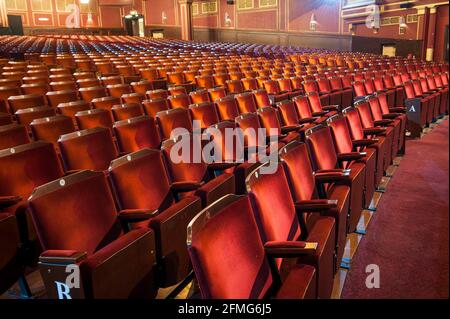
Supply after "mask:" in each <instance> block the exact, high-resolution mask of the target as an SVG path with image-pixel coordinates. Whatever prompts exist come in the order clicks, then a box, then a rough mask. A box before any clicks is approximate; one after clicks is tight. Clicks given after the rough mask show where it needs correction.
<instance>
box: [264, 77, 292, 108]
mask: <svg viewBox="0 0 450 319" xmlns="http://www.w3.org/2000/svg"><path fill="white" fill-rule="evenodd" d="M264 89H265V90H266V91H267V94H269V95H271V96H272V99H273V102H274V103H277V102H281V101H284V100H288V99H289V98H290V95H289V92H288V91H282V90H281V89H280V86H279V84H278V82H277V81H274V80H268V81H265V82H264ZM258 105H259V104H258ZM270 105H272V103H271V104H270ZM270 105H263V106H260V107H264V106H270Z"/></svg>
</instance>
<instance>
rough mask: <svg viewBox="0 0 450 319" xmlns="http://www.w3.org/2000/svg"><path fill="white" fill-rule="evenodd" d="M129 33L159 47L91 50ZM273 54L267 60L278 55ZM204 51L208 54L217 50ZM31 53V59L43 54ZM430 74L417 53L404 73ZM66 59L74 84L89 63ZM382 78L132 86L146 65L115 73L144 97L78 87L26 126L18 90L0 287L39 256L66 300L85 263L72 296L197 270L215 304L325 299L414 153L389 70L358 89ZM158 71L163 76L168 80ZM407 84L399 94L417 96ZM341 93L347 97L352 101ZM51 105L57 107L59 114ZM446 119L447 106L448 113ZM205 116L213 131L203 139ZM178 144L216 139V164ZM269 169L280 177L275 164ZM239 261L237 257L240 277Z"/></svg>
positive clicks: (0, 197) (164, 281) (5, 173)
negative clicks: (356, 238)
mask: <svg viewBox="0 0 450 319" xmlns="http://www.w3.org/2000/svg"><path fill="white" fill-rule="evenodd" d="M48 40H50V41H48ZM52 40H53V38H51V37H49V38H46V39H45V40H43V41H41V40H37V39H34V38H31V39H27V40H23V39H22V38H20V37H19V38H17V37H12V38H8V40H5V39H3V38H1V37H0V42H2V41H5V42H7V43H16V44H17V43H19V42H20V43H25V44H24V47H27V50H28V49H30V48H32V49H30V50H42V49H43V45H44V46H45V44H44V43H50V44H49V45H50V47H51V46H52V43H53V42H54V41H52ZM67 41H68V40H66V39H64V40H62V39H59V38H57V42H56V43H57V45H61V46H63V47H64V46H65V45H66V44H67V45H68V47H71V46H73V45H74V43H71V42H70V43H69V42H67ZM127 41H129V42H127ZM127 43H133V44H137V43H139V45H142V48H141V47H139V48H138V49H136V50H144V48H148V47H145V46H144V45H148V42H146V40H143V42H141V40H139V39H135V38H128V37H124V38H122V37H119V38H117V39H112V40H111V41H110V40H108V41H105V40H104V39H101V40H100V41H99V42H98V43H97V42H95V43H94V42H93V44H92V47H94V48H96V49H97V48H100V45H102V48H103V49H105V50H111V48H113V47H114V48H119V47H121V48H123V49H124V50H125V48H126V45H128V44H127ZM151 43H152V45H154V44H155V43H158V45H161V47H162V48H164V47H165V48H166V49H167V48H170V49H172V48H176V49H179V50H180V51H178V52H180V54H181V52H184V53H186V52H189V51H190V50H191V49H192V50H193V52H194V54H193V55H188V54H186V59H189V56H190V57H191V58H194V57H195V56H197V53H195V50H196V49H193V48H194V47H195V46H196V44H189V43H182V44H180V43H177V42H171V41H167V43H166V42H165V41H158V42H151ZM78 44H80V43H78ZM94 44H95V45H96V46H94ZM199 46H200V47H201V45H199ZM225 46H226V45H225ZM75 47H76V45H75ZM80 47H82V48H88V47H83V46H81V44H80ZM161 47H159V48H161ZM217 47H218V48H220V46H217ZM91 49H92V48H91ZM166 49H164V50H166ZM272 49H273V48H272ZM272 49H270V51H271V52H272V53H270V54H269V57H264V60H270V59H271V58H273V54H276V50H275V49H274V50H273V51H272ZM130 50H131V49H130ZM155 50H156V49H155ZM202 50H205V51H201V53H200V55H202V56H208V55H209V53H208V52H207V50H206V49H205V48H202ZM252 50H256V51H253V53H254V52H257V51H258V50H259V49H254V48H252ZM281 51H282V55H280V56H279V57H277V58H276V59H280V60H283V61H294V60H296V59H297V58H298V59H299V60H300V61H303V60H302V58H301V57H300V56H299V55H297V54H296V53H295V50H291V51H294V52H289V51H290V50H286V51H283V50H281ZM27 52H28V53H27V54H30V55H29V57H30V59H31V60H33V59H40V58H41V57H40V56H41V54H36V53H33V52H31V51H27ZM140 52H143V51H140ZM155 52H156V51H155ZM113 55H115V54H113ZM221 55H222V53H220V54H218V55H217V56H221ZM233 55H235V53H233ZM330 55H334V53H333V54H330ZM49 56H51V54H49ZM161 56H162V54H161ZM213 56H215V55H213V54H212V55H210V57H213ZM222 56H223V57H225V56H226V55H222ZM355 56H358V55H355ZM27 57H28V56H27ZM54 58H55V59H54V60H53V58H52V61H57V60H58V58H57V56H56V55H55V56H54ZM174 58H175V57H174ZM371 58H373V59H374V61H382V59H380V58H379V57H378V58H375V57H368V60H370V59H371ZM244 59H245V60H247V61H255V60H258V59H260V57H244ZM63 60H64V59H63ZM236 60H237V61H239V58H238V57H236ZM319 60H320V59H318V60H317V62H320V61H319ZM261 61H262V59H261ZM315 61H316V60H314V63H315ZM399 61H401V60H398V61H397V62H399ZM10 62H13V63H10ZM16 62H19V61H8V62H7V64H6V65H15V63H16ZM52 63H53V62H52ZM250 63H251V62H250ZM277 63H278V62H277ZM301 63H304V62H301ZM380 63H381V62H380ZM26 65H33V64H29V63H28V62H27V64H26ZM320 65H321V64H319V66H320ZM362 65H363V66H364V67H365V66H368V65H366V64H365V63H363V64H362ZM407 65H408V66H409V65H412V63H411V62H408V64H407ZM322 66H323V65H322ZM7 67H8V66H7ZM53 67H54V66H46V68H47V69H48V70H51V69H52V68H53ZM347 67H348V66H347ZM3 68H4V67H3ZM57 68H59V66H58V67H57ZM433 68H435V66H434V65H433V66H429V67H428V66H426V65H422V64H419V63H417V67H415V68H414V70H412V69H411V68H410V67H408V69H409V70H408V72H414V71H418V70H422V69H423V70H433ZM446 68H447V70H448V66H445V65H441V66H439V70H437V71H436V73H437V74H444V75H445V77H446V78H447V77H448V75H447V73H446V71H445V69H446ZM68 69H69V70H70V72H69V73H70V75H71V76H72V79H74V77H75V74H77V73H80V72H79V71H81V70H80V69H77V68H73V69H72V68H71V67H69V68H68ZM311 70H312V69H311ZM317 70H318V68H315V71H316V72H317ZM85 71H86V72H91V73H89V74H90V75H89V76H90V77H89V78H88V79H92V80H93V81H95V80H97V81H102V76H103V74H100V73H97V74H95V73H93V72H94V71H93V70H89V71H87V70H85ZM97 71H98V70H95V72H97ZM354 71H355V70H354ZM324 72H326V71H325V70H324ZM370 72H371V71H369V70H356V72H351V73H353V74H351V75H350V74H349V78H351V80H352V81H351V82H350V84H349V85H347V86H345V87H344V86H343V87H342V89H339V90H338V91H335V92H331V91H330V92H329V91H327V90H325V91H324V90H321V89H320V88H319V86H318V83H319V82H320V80H321V79H323V78H324V77H323V75H324V74H325V73H320V74H322V75H318V76H317V77H316V76H314V78H313V79H312V78H308V75H305V78H302V80H304V81H302V82H303V83H301V87H299V88H298V89H292V90H291V91H288V92H284V91H276V90H272V89H271V85H272V84H274V83H276V84H277V85H278V86H279V85H280V79H277V78H276V77H275V78H274V79H272V80H271V79H266V80H264V81H263V82H261V83H259V84H258V87H256V88H255V89H253V88H252V89H251V90H248V92H239V89H238V90H237V91H236V90H232V87H231V86H228V84H231V83H230V82H229V83H227V82H225V83H224V84H223V83H222V85H221V86H220V87H215V86H214V87H212V88H209V89H208V88H202V87H198V86H197V85H196V84H194V83H186V82H179V83H173V82H170V80H169V75H167V74H166V77H165V78H164V79H162V78H158V79H153V80H149V79H142V78H140V77H138V78H133V79H132V80H133V81H134V82H130V81H129V80H131V79H127V78H126V77H127V76H133V77H134V76H136V74H132V75H121V76H117V75H115V74H113V75H112V77H115V78H119V79H120V80H121V83H118V84H112V85H120V86H121V87H127V90H129V89H130V87H132V89H133V90H134V89H135V87H136V88H139V89H136V90H140V91H139V92H134V93H135V94H138V97H139V98H138V99H137V100H133V101H132V102H129V101H124V100H123V99H122V96H123V95H122V94H121V95H120V96H119V93H117V94H116V96H95V97H92V99H90V98H86V99H84V97H83V100H78V99H79V98H80V97H79V96H78V95H77V98H76V99H75V100H73V101H72V100H71V101H60V102H59V103H57V104H56V107H55V105H52V106H51V107H49V108H50V109H52V110H53V113H52V115H43V116H41V117H36V118H34V119H33V120H32V121H30V122H28V123H29V125H28V124H25V125H23V124H16V123H11V122H12V121H20V122H21V123H25V122H22V120H21V119H20V116H19V115H20V114H17V111H16V112H14V114H11V111H10V110H11V104H10V101H11V100H12V101H13V102H12V103H13V105H14V98H13V99H10V98H11V97H14V95H13V96H8V97H7V98H6V99H3V100H4V102H5V104H4V105H5V106H7V109H6V111H7V112H9V114H8V113H7V116H4V117H3V119H4V122H2V124H6V125H2V126H0V149H3V150H0V164H1V165H0V180H1V181H2V183H1V186H0V218H1V219H0V230H4V233H3V234H0V236H6V237H5V238H7V241H6V242H7V243H8V249H6V250H5V254H2V260H5V261H7V265H8V266H3V265H4V264H0V277H1V278H2V282H5V284H4V285H2V287H0V289H3V290H5V289H7V288H8V287H9V286H10V285H11V284H12V283H13V282H14V281H15V280H16V279H17V278H18V276H20V275H22V274H23V273H24V267H25V265H33V264H34V263H35V261H36V260H37V258H38V256H39V260H40V268H41V270H43V271H42V272H41V273H42V275H43V279H44V282H45V283H46V288H47V294H48V296H49V297H52V298H58V297H61V287H58V285H55V283H54V282H55V281H58V282H60V281H61V282H63V281H64V280H63V279H62V278H63V277H62V276H64V278H65V276H66V274H65V267H66V265H67V264H72V263H75V264H78V265H79V266H80V269H81V274H82V277H81V279H82V289H72V290H70V289H69V290H67V291H66V290H64V289H63V290H64V291H66V293H67V294H69V293H70V295H71V297H74V298H75V297H86V298H109V297H111V298H112V297H114V298H122V297H123V298H125V297H154V296H155V295H156V292H157V289H158V288H161V287H168V286H172V285H176V284H184V283H185V282H186V280H187V279H188V278H190V276H191V274H192V271H194V273H195V278H196V280H197V282H198V284H199V286H200V292H201V294H202V296H203V297H205V298H208V297H209V298H259V297H261V298H262V297H268V296H271V297H272V296H278V297H280V298H329V297H330V295H331V290H332V285H333V278H334V276H335V274H336V271H337V269H338V267H339V265H340V263H341V259H342V255H343V250H344V246H345V240H346V236H347V234H348V233H351V232H353V231H355V229H356V225H357V223H358V221H359V217H360V216H361V212H362V210H363V209H364V208H367V207H368V206H369V204H370V201H371V199H372V197H373V194H374V192H375V190H376V189H377V187H378V186H379V185H380V182H381V178H382V176H383V175H384V174H385V172H386V170H387V168H388V167H389V165H390V164H391V163H392V161H393V158H394V157H395V156H396V155H397V154H402V153H404V152H405V132H406V129H407V127H408V122H409V121H408V117H407V115H406V113H407V109H406V108H405V105H404V104H405V103H400V102H401V98H400V99H399V100H395V104H394V105H393V104H392V93H391V92H392V91H391V90H392V88H391V87H389V85H387V84H386V83H385V81H389V80H388V75H387V73H386V72H384V73H383V84H384V85H385V87H383V88H378V89H377V90H376V91H374V92H372V93H370V94H369V93H368V94H366V95H364V96H358V94H356V88H357V83H358V81H359V82H361V81H366V80H367V81H368V82H370V80H371V78H373V77H372V76H371V74H370ZM169 73H170V72H169ZM346 73H350V72H346ZM92 74H94V75H95V76H94V78H92V77H91V76H92ZM2 75H3V73H2ZM97 76H99V77H100V80H98V79H96V78H95V77H97ZM208 76H209V75H208ZM359 76H363V77H364V79H360V78H357V77H359ZM427 76H429V75H427ZM344 77H345V76H344V75H343V76H342V77H339V79H340V80H341V81H342V79H343V78H344ZM433 77H434V78H435V77H436V76H435V75H433ZM439 77H441V76H440V75H439ZM385 79H386V80H385ZM447 79H448V78H447ZM213 80H214V76H213ZM255 80H256V83H258V81H257V79H255ZM287 80H289V81H290V84H291V85H293V83H294V81H292V79H291V78H288V79H287ZM158 81H159V84H157V85H161V82H165V83H166V84H163V85H161V87H162V88H159V89H158V88H156V87H155V83H158ZM183 81H185V79H184V80H183ZM229 81H232V80H229ZM239 81H240V83H241V84H242V83H243V81H242V79H241V80H239ZM4 82H5V83H6V81H4ZM72 82H74V81H73V80H72ZM127 82H129V83H130V85H128V84H127ZM321 82H324V83H325V82H326V81H321ZM21 83H23V79H20V83H19V84H20V85H21ZM131 83H134V84H136V83H140V84H142V85H133V84H131ZM167 83H169V87H168V88H167V90H166V89H165V85H167ZM236 83H237V82H236ZM281 83H283V81H281ZM341 83H342V82H341ZM364 83H365V82H364ZM406 83H407V82H405V83H403V82H402V84H401V85H398V86H395V91H396V92H400V91H402V92H403V90H405V92H406V91H407V90H406V88H407V84H406ZM447 83H448V81H447ZM97 84H98V82H97ZM101 85H104V83H101ZM107 85H108V84H107ZM315 85H317V86H315ZM14 86H15V87H17V85H14ZM260 86H262V87H260ZM436 87H437V88H439V86H436ZM447 87H448V85H442V86H441V87H440V88H439V90H438V89H436V91H435V92H434V95H433V96H432V99H429V100H430V101H433V102H430V103H434V104H433V105H435V106H436V105H438V102H437V101H438V100H439V101H440V102H441V101H443V96H444V94H445V92H446V91H445V89H446V88H447ZM94 88H95V87H94ZM101 89H102V90H103V91H105V89H106V88H105V87H103V86H102V87H101ZM94 91H95V90H94ZM244 91H247V90H244ZM50 92H51V91H50ZM106 92H107V91H106ZM80 93H81V92H80ZM120 93H122V92H120ZM331 93H337V94H331ZM366 93H367V92H366ZM46 94H48V93H46ZM398 94H401V93H398ZM353 95H355V96H356V97H358V99H357V101H356V103H353ZM38 96H40V98H41V97H43V95H42V94H41V95H39V94H38ZM344 96H345V99H347V100H348V101H350V102H349V105H346V104H347V103H344V102H342V101H343V99H344ZM426 98H427V97H423V99H426ZM338 99H339V101H340V103H337V105H331V102H332V101H338ZM19 100H20V98H19ZM427 101H428V100H427ZM47 102H48V101H47ZM124 102H129V103H124ZM44 103H45V101H44ZM123 103H124V104H123ZM397 103H398V104H397ZM353 104H354V105H353ZM439 105H441V104H439ZM13 107H14V106H13ZM35 107H36V108H38V106H37V105H35ZM77 108H78V109H77ZM435 109H436V108H433V112H434V110H435ZM55 110H59V111H58V113H61V114H59V115H56V116H55ZM63 110H67V113H63ZM443 110H444V109H442V111H443ZM18 111H20V110H18ZM433 114H434V113H433ZM441 114H442V112H441V109H440V108H439V113H437V115H436V116H440V115H441ZM434 119H435V117H434V116H433V119H432V120H434ZM1 120H2V117H0V121H1ZM193 120H198V121H199V123H200V125H199V129H200V132H201V133H203V135H199V134H196V131H195V130H194V126H193V123H192V121H193ZM114 121H116V122H114ZM180 128H184V130H182V131H175V129H180ZM236 128H240V129H242V130H243V133H242V135H239V134H237V135H236V136H234V137H233V143H232V145H230V144H229V143H227V141H226V140H225V136H226V131H227V130H229V129H236ZM250 128H251V129H253V130H256V131H257V130H258V129H262V131H263V132H264V133H265V135H267V138H262V139H261V138H259V136H255V135H253V134H251V132H252V131H251V130H249V129H250ZM219 133H222V134H219ZM200 137H203V138H205V137H208V139H206V140H199V138H200ZM33 139H34V141H32V140H33ZM182 141H188V145H191V149H192V150H194V149H201V148H202V146H204V145H206V144H210V143H212V145H213V146H214V147H213V148H212V153H211V154H209V155H212V156H209V157H208V156H206V158H212V159H214V160H213V161H207V160H206V159H205V158H203V157H201V160H200V162H194V161H193V159H192V156H194V154H190V156H189V157H190V160H189V161H188V162H181V163H178V162H176V161H174V159H173V157H172V156H173V154H174V150H176V149H177V145H178V144H177V143H179V142H182ZM236 149H240V150H242V153H243V154H238V153H237V152H236ZM175 154H176V153H175ZM218 154H219V155H220V156H215V155H218ZM267 161H270V162H267ZM272 164H273V165H275V168H276V169H275V171H274V172H273V174H265V173H264V171H265V169H266V168H267V167H269V166H270V165H272ZM18 174H19V176H18ZM3 181H5V182H3ZM236 194H237V195H236ZM30 195H31V197H29V196H30ZM274 208H275V209H274ZM202 209H204V210H203V211H202ZM274 212H276V214H274ZM219 213H220V214H219ZM237 214H239V215H237ZM55 216H58V218H55ZM257 225H258V226H257ZM211 234H214V236H212V235H211ZM244 234H245V237H243V236H244ZM2 238H3V237H2ZM230 238H231V239H233V240H232V241H230ZM186 239H187V243H188V245H187V246H186ZM239 239H241V240H239ZM237 242H238V243H239V244H238V245H236V244H235V243H237ZM18 245H19V246H20V250H19V253H18V252H17V249H14V247H17V246H18ZM255 253H256V255H257V258H256V259H255V258H254V256H255ZM3 256H5V257H3ZM293 258H295V259H297V260H295V259H293ZM288 259H291V261H289V260H288ZM237 260H238V261H239V266H240V267H238V268H239V269H237V270H236V271H234V272H233V273H232V274H230V272H229V269H230V267H233V268H232V269H236V267H235V264H236V262H237ZM292 260H293V261H295V263H296V264H297V266H294V267H293V265H292ZM10 265H11V266H10ZM130 270H131V271H130ZM113 273H114V275H112V274H113ZM117 274H118V275H117ZM3 278H7V279H5V281H3ZM106 278H107V279H106ZM254 278H257V280H254ZM269 287H270V289H269ZM58 288H60V289H59V290H58ZM63 295H64V294H63ZM64 296H65V297H67V295H64ZM64 296H63V297H64Z"/></svg>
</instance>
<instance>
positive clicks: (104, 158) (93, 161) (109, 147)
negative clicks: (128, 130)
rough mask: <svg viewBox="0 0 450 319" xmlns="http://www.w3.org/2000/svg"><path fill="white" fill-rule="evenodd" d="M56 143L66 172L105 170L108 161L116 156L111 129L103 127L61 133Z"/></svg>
mask: <svg viewBox="0 0 450 319" xmlns="http://www.w3.org/2000/svg"><path fill="white" fill-rule="evenodd" d="M58 145H59V149H60V151H61V156H62V160H63V164H64V169H65V171H66V172H67V171H79V170H83V169H92V170H106V169H108V167H109V163H110V162H111V161H112V160H113V159H115V158H117V156H118V151H117V148H116V145H115V144H114V142H113V139H112V136H111V131H110V130H109V129H108V128H105V127H95V128H90V129H86V130H82V131H76V132H73V133H69V134H65V135H62V136H60V138H59V139H58Z"/></svg>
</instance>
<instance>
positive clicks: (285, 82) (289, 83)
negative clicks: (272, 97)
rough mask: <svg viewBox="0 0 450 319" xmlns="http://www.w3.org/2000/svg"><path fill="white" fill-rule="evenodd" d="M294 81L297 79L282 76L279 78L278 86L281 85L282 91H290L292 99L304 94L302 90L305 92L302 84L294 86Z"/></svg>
mask: <svg viewBox="0 0 450 319" xmlns="http://www.w3.org/2000/svg"><path fill="white" fill-rule="evenodd" d="M293 81H295V80H292V79H289V78H281V79H278V80H277V82H278V86H279V87H280V91H281V92H288V93H289V99H292V98H294V97H296V96H298V95H300V94H302V92H303V89H302V87H301V85H300V86H296V87H294V85H293Z"/></svg>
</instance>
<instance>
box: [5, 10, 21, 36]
mask: <svg viewBox="0 0 450 319" xmlns="http://www.w3.org/2000/svg"><path fill="white" fill-rule="evenodd" d="M8 25H9V30H10V34H12V35H23V25H22V16H15V15H9V14H8Z"/></svg>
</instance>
